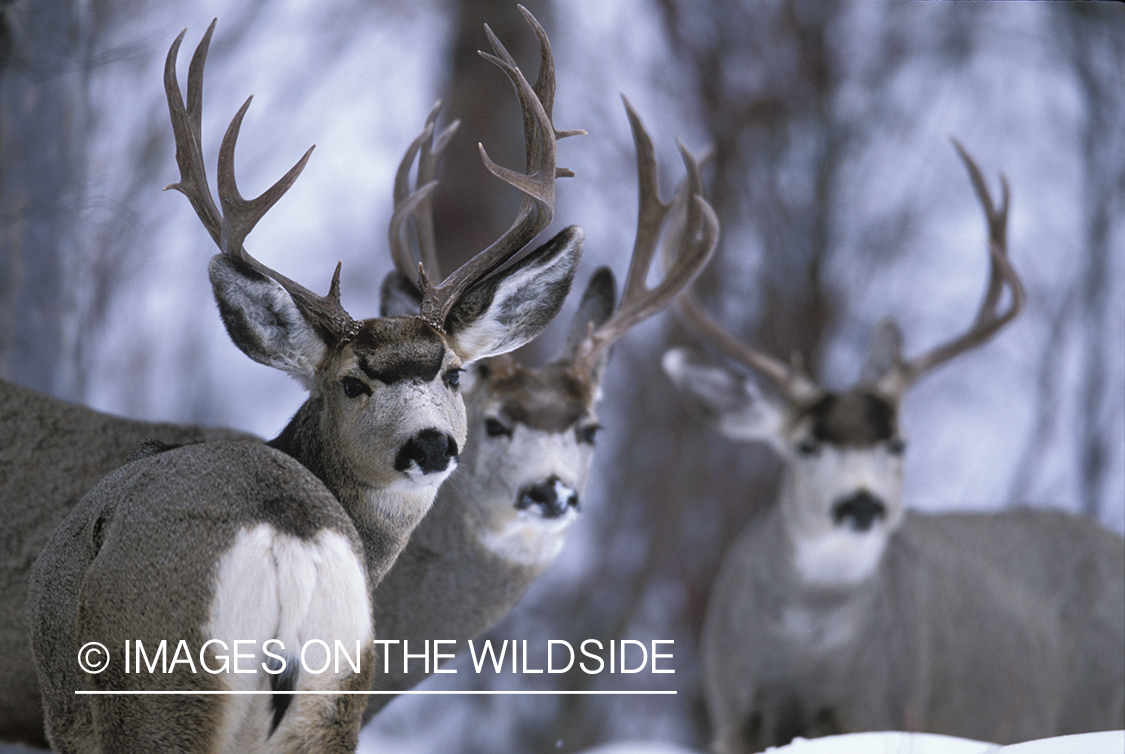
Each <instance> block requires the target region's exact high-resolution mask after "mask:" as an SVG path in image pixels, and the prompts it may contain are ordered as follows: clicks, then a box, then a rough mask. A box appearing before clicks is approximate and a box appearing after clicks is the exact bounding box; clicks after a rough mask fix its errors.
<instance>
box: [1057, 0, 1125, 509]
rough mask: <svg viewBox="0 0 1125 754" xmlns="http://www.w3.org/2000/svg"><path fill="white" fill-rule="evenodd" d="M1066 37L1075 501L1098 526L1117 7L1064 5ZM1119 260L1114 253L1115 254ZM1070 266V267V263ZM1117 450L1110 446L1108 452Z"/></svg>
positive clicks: (1121, 35) (1118, 181)
mask: <svg viewBox="0 0 1125 754" xmlns="http://www.w3.org/2000/svg"><path fill="white" fill-rule="evenodd" d="M1059 12H1060V13H1063V14H1064V15H1065V28H1067V29H1068V30H1069V31H1070V35H1069V39H1068V43H1069V46H1070V54H1071V56H1072V63H1073V66H1074V72H1075V77H1076V80H1077V82H1078V86H1079V88H1080V90H1081V91H1082V93H1083V94H1084V95H1085V96H1084V97H1083V98H1082V102H1083V103H1084V104H1085V105H1086V119H1085V126H1084V128H1083V129H1082V131H1081V133H1080V134H1078V138H1079V140H1080V143H1079V144H1078V145H1077V146H1078V151H1079V154H1081V156H1082V161H1083V168H1084V172H1085V181H1084V182H1083V187H1084V196H1083V201H1082V203H1083V205H1084V206H1085V207H1086V208H1087V212H1086V215H1085V228H1084V236H1085V238H1084V241H1085V243H1084V244H1082V245H1083V246H1084V247H1085V250H1086V253H1085V254H1084V255H1083V256H1082V257H1081V263H1082V264H1083V265H1084V268H1085V269H1084V272H1083V275H1082V279H1081V282H1080V286H1081V292H1080V295H1081V299H1082V300H1081V302H1080V306H1081V312H1082V314H1081V316H1080V320H1085V323H1084V326H1083V328H1082V332H1083V335H1084V336H1085V337H1084V340H1085V342H1084V343H1083V354H1082V366H1081V369H1082V373H1083V374H1082V378H1081V379H1082V381H1083V382H1084V388H1085V389H1084V390H1083V391H1082V401H1081V409H1080V413H1079V426H1078V428H1077V431H1078V438H1079V439H1078V442H1077V443H1076V448H1077V450H1078V458H1077V459H1076V461H1077V465H1078V468H1079V469H1080V474H1081V477H1080V480H1079V485H1080V500H1081V502H1082V507H1083V512H1084V513H1085V514H1086V515H1088V516H1090V517H1091V518H1093V519H1095V520H1098V519H1099V518H1100V517H1101V513H1102V510H1103V509H1104V507H1105V504H1106V501H1105V500H1104V496H1105V494H1106V491H1105V490H1104V487H1103V480H1104V478H1105V468H1106V465H1107V464H1108V463H1110V458H1111V456H1112V454H1114V453H1120V452H1121V449H1120V446H1119V445H1118V444H1117V443H1116V442H1114V438H1112V437H1110V436H1109V435H1110V434H1111V432H1112V429H1113V428H1112V426H1109V425H1107V423H1106V422H1105V421H1103V417H1104V416H1106V415H1112V412H1111V411H1110V410H1109V404H1110V402H1113V401H1120V400H1121V396H1120V395H1119V394H1118V391H1116V390H1113V389H1112V388H1111V383H1110V380H1111V379H1112V378H1111V376H1110V370H1111V366H1110V365H1108V364H1107V363H1106V349H1105V348H1104V343H1103V342H1102V337H1103V333H1104V330H1105V327H1106V324H1107V323H1106V319H1105V318H1106V317H1107V316H1109V315H1110V296H1111V293H1112V291H1111V285H1112V282H1113V278H1112V265H1111V262H1110V255H1111V254H1112V253H1113V250H1111V248H1110V247H1111V243H1112V241H1111V233H1112V230H1113V228H1112V225H1113V218H1115V217H1117V218H1119V217H1121V213H1122V210H1123V209H1125V207H1123V205H1122V199H1121V197H1122V190H1123V189H1125V150H1123V148H1122V141H1121V138H1120V136H1119V134H1120V130H1121V124H1122V123H1123V122H1125V98H1123V97H1122V94H1121V84H1120V81H1119V77H1120V75H1121V66H1122V64H1123V63H1125V13H1122V12H1121V9H1120V8H1119V7H1113V6H1109V5H1107V6H1102V7H1098V5H1097V4H1094V5H1089V6H1088V5H1086V4H1077V5H1074V4H1069V3H1068V4H1065V5H1063V6H1062V7H1061V8H1060V9H1059ZM1117 252H1118V253H1120V249H1117ZM1076 261H1077V260H1076ZM1115 446H1116V447H1115Z"/></svg>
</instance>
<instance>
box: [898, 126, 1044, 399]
mask: <svg viewBox="0 0 1125 754" xmlns="http://www.w3.org/2000/svg"><path fill="white" fill-rule="evenodd" d="M952 141H953V146H954V148H955V149H956V150H957V154H959V155H960V156H961V160H962V161H963V162H964V163H965V167H966V168H967V169H968V171H969V179H970V180H971V181H972V184H973V189H974V191H975V192H976V195H977V199H979V200H980V203H981V207H982V208H983V209H984V216H985V221H986V223H987V225H988V253H989V258H990V259H991V264H990V265H989V277H988V286H987V288H986V289H985V294H984V299H983V300H982V301H981V305H980V309H979V310H978V311H977V315H976V317H975V318H974V319H973V322H972V324H971V325H970V326H969V329H967V330H966V331H965V332H963V333H961V334H960V335H958V336H956V337H954V338H951V339H950V340H948V341H946V342H945V343H942V344H941V345H939V346H937V347H935V348H933V349H931V350H929V351H926V352H924V353H922V354H919V355H918V356H916V357H915V358H913V359H910V360H909V361H903V360H902V357H901V353H899V354H896V358H895V360H894V363H893V364H892V365H891V367H890V368H889V369H888V370H887V371H886V372H885V373H884V374H883V376H882V377H880V378H879V380H878V383H877V386H878V387H879V389H880V390H881V391H882V392H884V393H886V394H888V395H891V396H894V397H896V398H900V397H901V396H902V395H903V393H904V392H905V391H906V388H907V387H909V386H910V384H911V383H913V382H914V381H916V380H917V379H918V378H919V377H921V376H922V375H923V374H925V373H926V372H928V371H930V370H931V369H933V368H934V367H936V366H939V365H940V364H944V363H945V362H947V361H949V360H950V359H952V358H954V357H956V356H959V355H960V354H962V353H965V352H966V351H969V350H972V349H973V348H976V347H977V346H980V345H982V344H983V343H984V342H985V341H987V340H988V339H989V338H991V337H992V336H993V335H995V334H996V333H997V332H998V331H999V330H1000V329H1001V328H1002V327H1004V326H1005V325H1006V324H1008V323H1009V322H1011V321H1012V320H1013V319H1014V318H1015V317H1016V315H1017V314H1019V313H1020V310H1021V309H1023V305H1024V301H1025V300H1026V298H1027V295H1026V293H1025V291H1024V288H1023V283H1021V282H1020V279H1019V276H1018V275H1017V274H1016V270H1015V268H1014V267H1012V263H1011V260H1009V259H1008V242H1007V227H1008V198H1009V192H1008V180H1007V179H1006V178H1005V177H1004V176H1003V175H1001V176H1000V206H999V207H997V206H996V205H995V203H994V202H993V201H992V195H991V194H990V193H989V191H988V186H987V185H986V184H985V181H984V176H983V175H982V174H981V171H980V168H978V167H977V164H976V163H975V162H974V161H973V158H972V157H970V156H969V154H968V152H966V151H965V149H964V147H962V146H961V144H960V143H959V142H958V141H957V140H956V139H953V140H952ZM1005 286H1007V287H1008V288H1009V290H1011V301H1010V303H1009V305H1008V308H1007V309H1006V310H1005V311H1003V312H998V311H997V307H998V305H999V303H1000V296H1001V294H1002V293H1003V289H1004V287H1005Z"/></svg>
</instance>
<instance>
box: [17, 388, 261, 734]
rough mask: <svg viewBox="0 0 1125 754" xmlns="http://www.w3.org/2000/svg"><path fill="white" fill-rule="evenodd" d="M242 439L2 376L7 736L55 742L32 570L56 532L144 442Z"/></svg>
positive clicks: (228, 431)
mask: <svg viewBox="0 0 1125 754" xmlns="http://www.w3.org/2000/svg"><path fill="white" fill-rule="evenodd" d="M237 438H249V435H246V434H245V433H242V432H236V431H234V430H231V429H218V428H208V427H198V426H191V425H179V424H168V423H158V422H144V421H135V420H130V419H123V418H121V417H117V416H111V415H109V414H104V413H101V412H99V411H94V410H92V409H89V408H86V407H84V406H78V405H75V404H71V403H67V402H65V401H61V400H58V399H57V398H52V397H50V396H47V395H43V394H42V393H39V392H37V391H35V390H31V389H30V388H26V387H23V386H21V385H17V384H15V383H12V382H8V381H6V380H0V510H2V511H3V515H0V552H3V553H4V557H3V558H0V653H2V656H3V657H4V658H5V661H4V662H5V665H4V672H3V673H0V740H6V741H21V742H24V743H27V744H30V745H33V746H46V745H47V739H46V736H45V734H44V731H43V705H42V701H41V697H40V694H39V683H38V680H37V678H36V674H35V664H34V661H33V659H32V656H31V646H30V644H29V641H28V628H27V623H26V620H25V617H24V616H25V605H26V602H27V585H28V578H29V576H30V573H31V567H32V564H33V563H34V562H35V558H36V557H38V555H39V552H40V551H41V550H42V549H43V546H44V545H45V544H46V543H47V539H48V538H49V537H50V535H51V532H52V531H53V530H54V529H55V527H57V526H58V525H59V524H60V523H61V522H62V520H63V519H64V518H65V517H66V516H67V514H69V513H70V511H71V510H73V508H74V507H75V505H77V503H78V501H79V499H80V498H81V497H82V496H83V495H84V494H86V492H88V491H89V490H90V488H92V487H93V486H94V485H95V484H96V483H97V482H98V480H100V479H101V478H102V477H104V476H105V475H106V474H108V473H109V472H110V471H112V470H113V469H115V468H117V467H119V466H121V465H123V464H124V463H125V462H126V461H127V460H128V459H129V457H130V456H132V455H133V454H134V453H135V452H136V450H137V449H138V448H139V447H140V446H141V444H142V443H145V442H159V443H164V444H170V445H186V444H189V443H197V442H207V441H213V440H220V439H237ZM44 469H50V473H45V472H44Z"/></svg>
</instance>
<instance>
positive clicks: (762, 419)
mask: <svg viewBox="0 0 1125 754" xmlns="http://www.w3.org/2000/svg"><path fill="white" fill-rule="evenodd" d="M661 364H662V366H663V367H664V371H665V373H666V374H667V375H668V376H669V377H670V378H671V379H672V382H673V384H675V386H676V387H677V388H678V389H679V390H680V392H682V393H683V394H684V395H685V396H687V397H688V398H689V399H690V402H691V404H692V405H693V407H694V408H695V409H697V410H698V411H699V412H700V413H701V414H703V416H704V417H705V418H706V419H707V420H708V421H709V422H710V423H711V424H713V425H714V426H715V428H716V429H718V430H719V431H720V432H722V433H723V434H724V435H726V436H727V437H730V438H732V439H735V440H744V441H751V440H757V441H761V442H767V443H769V444H770V445H773V446H774V447H779V446H780V445H781V443H782V442H783V437H784V430H785V427H786V425H787V423H788V420H789V418H790V416H789V414H790V411H791V409H790V407H789V404H788V403H786V402H784V401H782V400H781V399H779V398H773V397H770V396H768V395H766V394H764V393H762V391H761V390H759V389H758V386H757V384H756V383H755V382H754V381H753V380H752V379H751V378H749V377H745V376H742V375H739V374H735V373H734V372H731V371H730V370H728V369H724V368H721V367H713V366H706V365H703V364H701V363H699V362H698V361H697V360H696V359H695V357H694V356H693V355H692V354H691V352H690V351H689V350H688V349H686V348H673V349H671V350H670V351H667V352H666V353H665V354H664V358H663V359H662V360H661Z"/></svg>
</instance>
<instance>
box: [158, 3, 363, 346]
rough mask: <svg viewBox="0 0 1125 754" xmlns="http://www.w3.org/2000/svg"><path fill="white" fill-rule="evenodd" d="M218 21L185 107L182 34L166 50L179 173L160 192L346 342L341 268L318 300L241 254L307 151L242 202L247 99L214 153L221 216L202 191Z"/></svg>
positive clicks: (350, 327) (193, 71)
mask: <svg viewBox="0 0 1125 754" xmlns="http://www.w3.org/2000/svg"><path fill="white" fill-rule="evenodd" d="M216 23H217V19H216V20H215V21H212V22H211V25H210V26H208V27H207V32H206V33H205V34H204V35H203V39H202V41H200V43H199V46H198V47H196V49H195V54H194V55H193V56H192V59H191V64H190V66H189V68H188V91H187V101H186V104H185V101H184V98H183V96H182V95H181V93H180V85H179V82H178V81H177V78H176V60H177V57H178V56H179V51H180V43H181V42H183V39H184V35H185V34H186V33H187V29H184V31H182V32H180V35H179V36H178V37H176V40H175V41H174V42H173V43H172V47H171V48H170V49H169V50H168V57H167V59H166V61H165V64H164V91H165V93H166V94H167V97H168V112H169V114H170V115H171V118H172V132H173V134H174V135H175V140H176V163H177V164H178V165H179V167H180V180H179V181H178V182H176V183H173V184H170V185H168V186H166V187H165V190H168V189H175V190H177V191H179V192H180V193H182V194H183V195H184V196H186V197H187V198H188V201H189V202H191V206H192V207H193V208H194V209H195V213H196V214H197V215H198V216H199V219H200V220H201V221H202V222H203V226H204V227H205V228H207V232H208V233H210V234H211V238H212V240H213V241H214V242H215V245H216V246H218V247H219V251H220V252H221V253H222V254H224V255H225V256H228V257H232V258H235V259H237V260H239V261H240V262H242V263H244V264H246V265H249V266H250V267H251V268H253V269H254V270H256V271H257V272H259V273H260V274H263V275H266V276H268V277H269V278H271V279H273V280H274V281H276V282H277V283H278V284H279V285H281V286H282V287H283V288H285V290H286V291H288V292H289V294H290V295H291V296H292V297H293V300H294V302H296V304H297V306H298V307H299V308H300V310H301V312H302V314H303V315H304V316H305V317H306V319H308V320H309V321H310V323H313V324H314V325H316V326H318V327H319V328H320V329H321V330H323V331H324V332H325V333H326V334H328V335H330V336H332V337H334V338H336V339H338V340H346V339H349V338H351V337H353V336H354V334H355V329H356V323H355V321H354V320H353V319H352V318H351V316H350V315H349V314H348V313H347V312H346V311H344V308H343V307H342V306H341V305H340V265H337V266H336V271H335V273H334V274H333V276H332V283H331V286H330V288H329V291H328V295H327V296H319V295H317V294H315V293H313V292H311V291H309V290H308V289H307V288H305V287H304V286H302V285H301V284H299V283H296V282H294V281H292V280H290V279H289V278H287V277H285V276H284V275H282V274H280V273H278V272H276V271H274V270H272V269H270V268H269V267H267V266H265V265H264V264H262V263H261V262H259V261H258V260H257V259H255V258H254V257H252V256H250V254H249V253H248V252H247V251H246V249H244V248H243V246H242V244H243V241H245V240H246V236H247V235H249V233H250V231H251V230H253V229H254V226H255V225H257V223H258V221H259V220H261V219H262V217H263V216H264V215H265V214H266V212H268V211H269V210H270V208H271V207H272V206H273V205H274V204H275V203H276V202H277V200H278V199H280V198H281V197H282V195H284V194H285V192H286V191H288V190H289V187H290V186H292V185H293V183H294V181H296V180H297V176H298V175H300V173H301V171H302V170H304V167H305V163H306V162H308V159H309V155H310V154H312V150H313V148H312V147H309V150H308V151H307V152H305V154H304V156H303V157H301V159H300V160H299V161H298V162H297V164H296V165H294V166H293V167H292V168H290V170H289V172H288V173H286V174H285V175H284V176H282V177H281V179H280V180H278V181H277V183H275V184H273V185H272V186H270V187H269V188H268V189H266V191H265V192H263V193H262V194H261V195H260V196H258V197H257V198H256V199H251V200H247V199H245V198H243V196H242V194H240V193H239V191H238V185H237V184H236V182H235V178H234V147H235V143H236V142H237V141H238V132H239V129H240V128H241V126H242V119H243V117H244V116H245V115H246V110H247V108H249V107H250V101H251V99H253V98H252V97H251V98H249V99H247V100H246V102H245V103H244V104H243V105H242V107H241V108H239V110H238V112H237V113H235V116H234V118H233V119H232V120H231V122H230V125H229V126H228V127H227V131H226V134H225V135H224V136H223V141H222V144H221V145H220V147H219V164H218V188H219V201H220V203H221V206H222V211H221V212H220V210H219V207H218V205H216V204H215V200H214V199H213V198H212V196H211V190H210V188H209V187H208V185H207V170H206V168H205V166H204V162H203V147H202V137H201V122H202V118H203V67H204V64H205V62H206V60H207V50H208V48H209V47H210V44H211V35H212V33H213V32H214V31H215V24H216Z"/></svg>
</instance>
